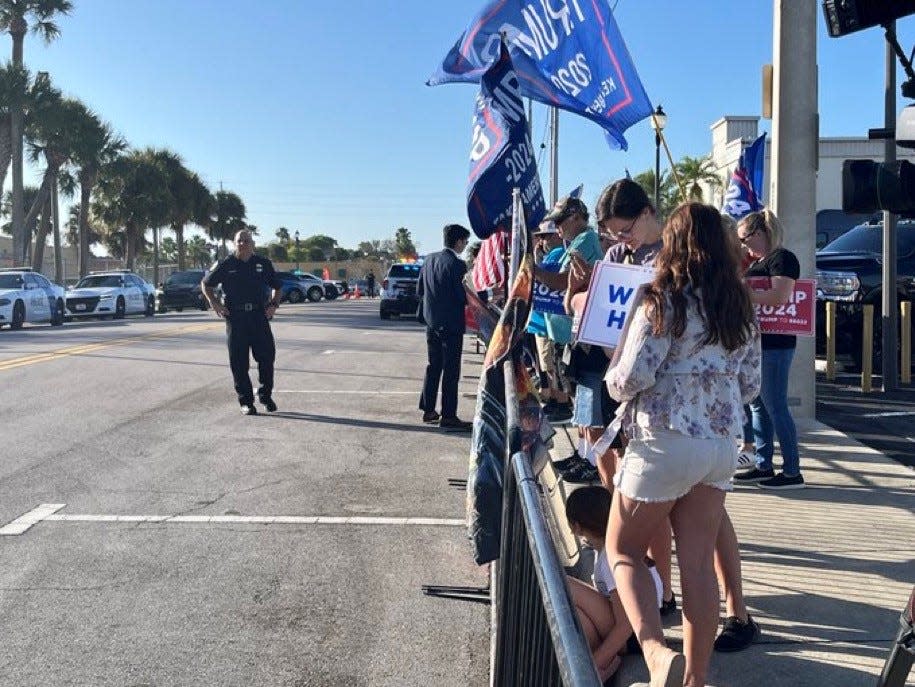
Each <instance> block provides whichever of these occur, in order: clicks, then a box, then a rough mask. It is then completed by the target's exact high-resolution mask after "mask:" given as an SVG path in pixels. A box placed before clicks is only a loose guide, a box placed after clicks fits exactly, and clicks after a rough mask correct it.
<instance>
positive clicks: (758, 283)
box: [747, 277, 816, 336]
mask: <svg viewBox="0 0 915 687" xmlns="http://www.w3.org/2000/svg"><path fill="white" fill-rule="evenodd" d="M747 284H748V285H749V287H750V288H751V289H752V290H754V291H766V290H768V289H770V288H772V286H771V281H770V279H769V277H748V278H747ZM815 293H816V280H815V279H798V280H797V281H796V282H794V292H793V293H792V294H791V300H790V301H789V302H788V303H785V304H784V305H758V304H757V305H756V317H757V318H758V319H759V328H760V330H761V331H762V333H763V334H791V335H794V336H814V335H815V334H816V315H815V314H814V304H815V303H816V300H815V296H814V294H815Z"/></svg>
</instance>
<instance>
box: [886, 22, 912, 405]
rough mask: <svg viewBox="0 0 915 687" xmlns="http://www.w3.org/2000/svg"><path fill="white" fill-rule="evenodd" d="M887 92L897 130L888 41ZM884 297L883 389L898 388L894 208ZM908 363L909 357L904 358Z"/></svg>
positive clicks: (891, 146) (889, 154) (890, 148)
mask: <svg viewBox="0 0 915 687" xmlns="http://www.w3.org/2000/svg"><path fill="white" fill-rule="evenodd" d="M895 33H896V22H895V21H894V22H892V23H891V24H889V25H888V26H887V34H888V35H889V34H893V35H895ZM885 69H886V77H885V81H886V85H885V87H886V92H885V94H884V113H883V126H884V127H886V130H887V131H896V53H895V51H894V49H893V46H892V45H891V44H890V43H889V42H887V44H886V55H885ZM883 158H884V164H885V165H886V166H887V167H889V165H890V164H892V163H894V162H896V138H895V136H894V137H893V138H887V139H885V140H884V141H883ZM882 297H883V300H882V303H881V306H882V308H881V310H882V317H881V323H880V324H881V327H880V331H881V336H882V341H881V344H882V346H881V348H880V350H881V352H882V353H883V366H882V370H881V374H882V378H883V391H884V393H885V392H887V391H895V390H896V389H898V388H899V386H898V384H897V382H898V376H899V370H898V365H897V364H896V359H897V357H898V347H897V346H896V332H897V330H898V328H899V327H898V325H897V323H898V315H897V308H898V307H899V304H898V303H897V298H896V215H895V214H894V213H892V212H884V213H883V294H882ZM903 362H904V364H906V365H908V364H909V362H908V361H903Z"/></svg>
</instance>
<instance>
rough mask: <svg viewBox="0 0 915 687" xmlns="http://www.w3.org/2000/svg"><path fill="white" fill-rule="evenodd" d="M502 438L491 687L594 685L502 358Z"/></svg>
mask: <svg viewBox="0 0 915 687" xmlns="http://www.w3.org/2000/svg"><path fill="white" fill-rule="evenodd" d="M503 370H504V373H505V408H506V423H507V428H506V429H507V432H506V437H507V438H508V441H507V447H506V461H505V475H504V479H503V494H502V540H501V552H500V556H499V560H498V562H497V563H496V571H495V574H494V576H493V589H492V599H493V605H494V626H495V627H494V633H495V638H494V656H493V663H492V676H491V678H492V679H491V680H490V683H491V684H492V685H495V686H496V687H508V686H517V687H521V686H524V687H538V686H540V685H544V686H547V685H549V686H552V685H565V686H568V687H600V685H601V681H600V679H599V677H598V674H597V670H596V668H595V667H594V662H593V661H592V660H591V651H590V649H589V647H588V643H587V641H586V639H585V637H584V634H583V632H582V630H581V626H580V625H579V623H578V617H577V615H576V613H575V608H574V606H573V605H572V600H571V598H570V596H569V592H568V589H567V586H566V580H565V570H564V568H563V567H562V565H561V564H560V562H559V557H558V556H557V554H556V549H555V547H554V545H553V539H552V536H551V535H550V529H549V525H548V524H547V518H546V514H545V511H544V505H543V501H542V500H541V496H540V487H539V485H538V483H537V479H536V477H535V476H534V472H533V468H532V465H531V456H530V454H529V453H528V452H526V451H524V450H522V448H521V424H520V420H519V403H518V396H517V392H516V387H515V377H514V366H513V365H512V363H511V361H510V360H509V361H507V363H503Z"/></svg>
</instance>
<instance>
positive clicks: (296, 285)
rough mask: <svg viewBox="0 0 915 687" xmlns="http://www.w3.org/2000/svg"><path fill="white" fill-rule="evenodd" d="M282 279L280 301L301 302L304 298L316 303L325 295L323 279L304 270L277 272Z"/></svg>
mask: <svg viewBox="0 0 915 687" xmlns="http://www.w3.org/2000/svg"><path fill="white" fill-rule="evenodd" d="M276 274H277V276H278V277H279V278H280V279H281V280H282V281H283V287H282V293H281V296H280V301H289V302H290V303H301V302H302V301H304V300H305V299H306V298H307V299H308V300H310V301H311V302H312V303H317V302H318V301H319V300H321V299H322V298H324V297H325V289H326V287H325V286H324V280H323V279H321V278H320V277H316V276H314V275H313V274H306V273H304V272H277V273H276Z"/></svg>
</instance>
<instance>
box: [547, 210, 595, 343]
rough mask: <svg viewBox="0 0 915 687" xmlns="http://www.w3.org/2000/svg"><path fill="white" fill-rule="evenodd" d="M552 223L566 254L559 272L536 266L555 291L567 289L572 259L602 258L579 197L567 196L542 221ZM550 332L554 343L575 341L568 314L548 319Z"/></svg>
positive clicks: (591, 261)
mask: <svg viewBox="0 0 915 687" xmlns="http://www.w3.org/2000/svg"><path fill="white" fill-rule="evenodd" d="M543 221H544V222H553V224H554V225H555V226H556V229H557V230H558V231H559V236H560V238H562V240H563V242H564V243H565V244H566V251H565V254H564V255H563V256H562V260H561V262H560V263H559V272H558V273H557V272H550V271H548V270H546V269H544V268H543V267H540V266H535V267H534V277H536V279H537V281H539V282H541V283H542V284H546V285H547V286H548V287H549V288H550V289H553V290H554V291H565V290H566V289H567V288H568V283H569V282H568V280H569V267H570V265H571V263H572V257H573V256H575V257H578V258H580V259H581V260H584V261H585V262H587V263H588V264H594V263H595V262H597V261H598V260H600V259H601V257H602V256H603V251H602V250H601V247H600V240H599V239H598V237H597V232H596V231H594V230H593V229H592V228H591V227H589V226H588V208H587V207H586V206H585V204H584V203H583V202H582V201H581V199H579V198H573V197H571V196H566V197H565V198H561V199H560V200H559V201H557V203H556V205H554V206H553V209H552V210H551V211H550V212H549V213H548V214H547V216H546V217H544V218H543ZM546 324H547V331H548V332H549V336H550V338H551V339H553V341H555V342H556V343H559V344H567V343H569V341H571V339H572V318H571V317H570V316H569V315H559V314H555V313H549V314H547V316H546Z"/></svg>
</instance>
